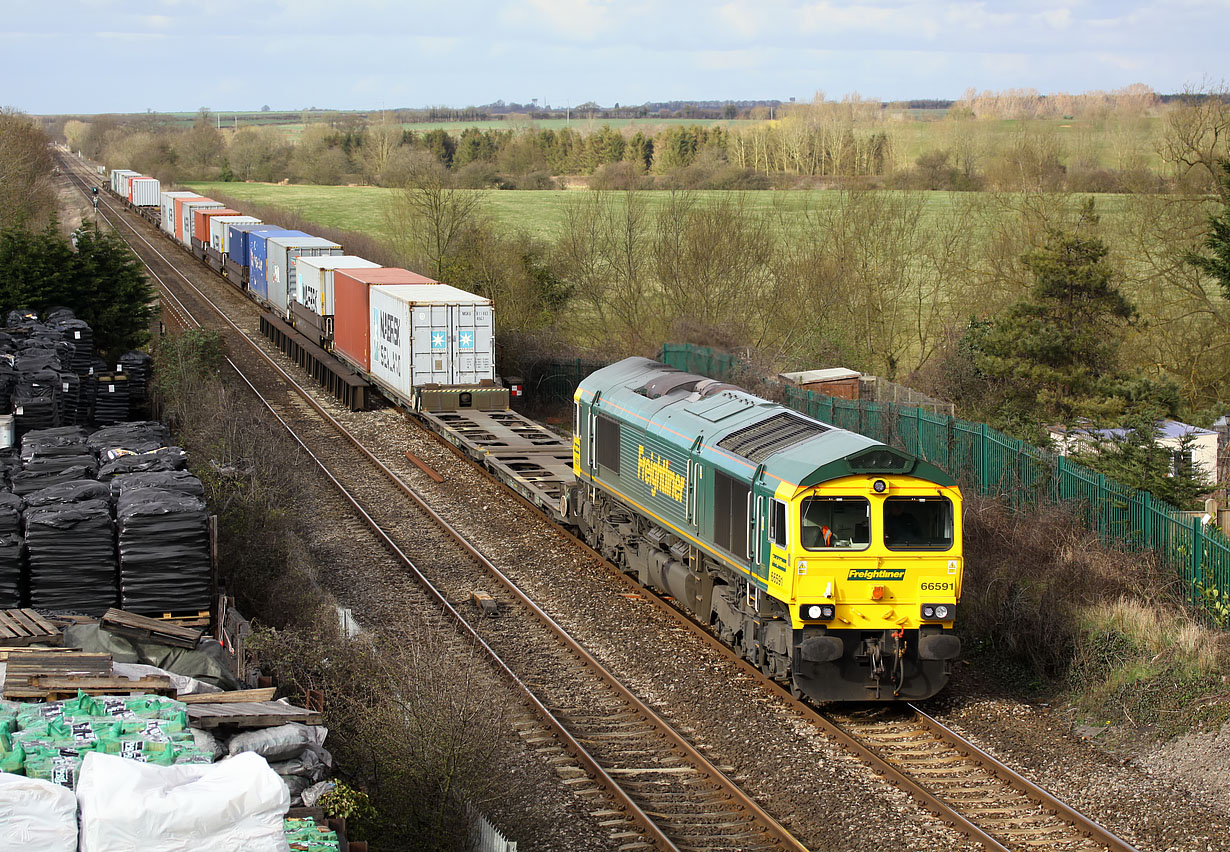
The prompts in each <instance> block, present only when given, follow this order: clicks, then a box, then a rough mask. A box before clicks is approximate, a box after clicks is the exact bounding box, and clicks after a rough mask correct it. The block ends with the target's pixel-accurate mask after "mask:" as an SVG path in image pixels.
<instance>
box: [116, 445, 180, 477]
mask: <svg viewBox="0 0 1230 852" xmlns="http://www.w3.org/2000/svg"><path fill="white" fill-rule="evenodd" d="M187 466H188V454H187V453H185V452H184V451H183V449H182V448H180V447H163V448H161V449H158V450H154V451H153V452H149V453H140V454H138V455H131V456H120V457H119V458H118V459H116V460H114V461H110V462H107V463H106V464H104V465H103V466H102V467H101V468H99V471H98V479H99V480H100V481H102V482H107V481H108V480H110V479H111V478H112V477H115V476H122V475H123V474H126V473H148V472H151V471H158V470H183V469H184V468H186V467H187Z"/></svg>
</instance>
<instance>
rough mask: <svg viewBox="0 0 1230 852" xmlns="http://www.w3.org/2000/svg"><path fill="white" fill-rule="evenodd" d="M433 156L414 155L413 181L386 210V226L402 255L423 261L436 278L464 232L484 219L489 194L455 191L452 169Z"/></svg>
mask: <svg viewBox="0 0 1230 852" xmlns="http://www.w3.org/2000/svg"><path fill="white" fill-rule="evenodd" d="M433 160H434V158H432V157H431V156H430V155H427V156H424V157H416V158H415V161H414V162H412V163H411V164H410V166H409V173H410V179H409V181H408V182H407V183H406V185H405V186H404V187H403V188H401V189H399V190H397V192H395V193H394V194H393V197H392V198H390V199H389V201H388V202H387V204H386V206H385V210H384V218H385V226H386V229H387V230H388V233H389V236H390V237H391V238H392V240H393V243H394V245H395V246H396V247H397V250H398V251H399V252H400V253H401V255H402V256H403V257H405V258H407V259H421V260H423V261H425V262H426V263H427V265H428V266H429V267H430V269H431V270H432V274H433V275H434V276H435V277H436V278H441V277H443V275H444V270H445V269H446V267H447V261H448V257H449V253H450V252H451V251H452V250H453V249H454V248H455V247H456V246H457V245H458V243H459V242H460V240H461V237H462V235H463V233H464V232H465V230H466V228H467V227H469V226H470V225H471V224H472V223H473V222H475V221H476V220H477V219H478V218H479V217H481V216H482V215H483V209H484V202H485V200H486V193H485V192H484V191H482V190H474V189H456V188H454V187H453V186H452V182H451V180H450V177H449V173H448V170H447V169H445V168H444V167H443V166H442V165H440V164H439V163H438V162H434V161H433Z"/></svg>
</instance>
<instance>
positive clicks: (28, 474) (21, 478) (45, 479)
mask: <svg viewBox="0 0 1230 852" xmlns="http://www.w3.org/2000/svg"><path fill="white" fill-rule="evenodd" d="M96 473H97V468H95V467H94V465H93V464H92V463H91V464H74V465H70V466H69V467H66V468H64V469H63V470H57V471H46V470H22V471H19V472H17V473H14V474H13V476H12V479H13V493H14V494H17V495H20V496H23V497H24V496H25V495H27V494H33V493H34V492H35V491H41V490H43V489H44V488H49V487H51V486H52V485H60V484H63V483H65V482H73V481H75V480H78V479H92V478H93V477H94V475H95V474H96Z"/></svg>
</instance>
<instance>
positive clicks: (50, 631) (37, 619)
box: [22, 609, 64, 645]
mask: <svg viewBox="0 0 1230 852" xmlns="http://www.w3.org/2000/svg"><path fill="white" fill-rule="evenodd" d="M22 613H23V614H24V615H25V616H26V618H28V619H30V621H32V622H33V623H34V626H35V627H37V628H38V629H39V630H41V631H42V632H43V633H46V634H47V635H48V636H50V637H51V639H50V640H49V641H50V642H51V644H53V645H59V644H60V643H61V642H63V641H64V633H63V631H61V630H60V628H58V627H56V626H55V625H54V624H52V623H51V622H50V621H48V620H47V619H45V618H43V617H42V616H41V615H39V614H38V613H37V612H36V611H35V610H32V609H23V610H22Z"/></svg>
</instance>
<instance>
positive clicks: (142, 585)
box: [116, 488, 211, 613]
mask: <svg viewBox="0 0 1230 852" xmlns="http://www.w3.org/2000/svg"><path fill="white" fill-rule="evenodd" d="M116 522H117V525H118V527H119V535H118V542H119V562H120V604H121V606H122V608H124V609H126V610H129V611H131V612H137V613H152V612H162V611H175V610H179V611H200V610H205V609H208V608H209V605H210V593H211V588H210V562H209V552H210V551H209V518H208V515H207V513H206V510H205V502H204V501H203V500H201V499H200V498H198V497H193V496H191V495H189V494H184V493H182V492H176V491H166V490H162V489H158V488H137V489H130V490H127V491H125V492H124V493H123V494H121V495H120V498H119V501H118V502H117V504H116Z"/></svg>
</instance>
